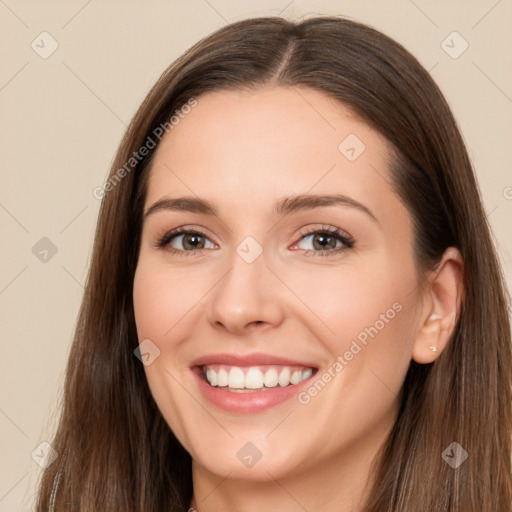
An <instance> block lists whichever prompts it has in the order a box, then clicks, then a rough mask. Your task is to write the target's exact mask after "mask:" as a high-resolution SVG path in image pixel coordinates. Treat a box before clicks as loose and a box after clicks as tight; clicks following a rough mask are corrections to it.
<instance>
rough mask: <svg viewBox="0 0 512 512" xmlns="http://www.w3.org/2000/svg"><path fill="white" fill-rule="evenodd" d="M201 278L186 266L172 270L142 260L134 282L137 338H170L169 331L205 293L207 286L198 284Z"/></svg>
mask: <svg viewBox="0 0 512 512" xmlns="http://www.w3.org/2000/svg"><path fill="white" fill-rule="evenodd" d="M202 282H203V281H202V280H200V279H199V280H198V279H195V278H194V277H192V276H190V274H189V273H188V272H187V271H186V270H178V271H176V270H174V271H171V270H170V269H166V268H165V267H163V266H162V265H161V264H160V265H158V264H156V263H155V264H152V263H151V261H147V262H145V261H142V262H141V263H140V264H139V266H138V267H137V270H136V272H135V278H134V284H133V304H134V311H135V322H136V326H137V332H138V335H139V340H141V339H144V338H151V337H154V338H155V339H157V340H163V339H164V338H165V339H171V338H172V336H171V337H169V334H170V331H171V330H173V329H174V328H175V326H176V325H177V324H178V323H179V322H181V319H182V318H184V317H185V316H186V315H187V314H188V313H189V312H191V311H192V310H193V309H194V307H195V306H197V305H198V304H199V302H200V300H201V298H202V297H203V296H204V294H205V293H206V291H207V290H206V289H202V287H201V286H200V285H201V283H202ZM205 286H206V285H205Z"/></svg>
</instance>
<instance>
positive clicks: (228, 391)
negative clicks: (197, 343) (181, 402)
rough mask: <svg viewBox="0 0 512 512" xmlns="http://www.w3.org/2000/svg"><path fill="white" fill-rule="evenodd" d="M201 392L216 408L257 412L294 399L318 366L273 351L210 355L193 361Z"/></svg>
mask: <svg viewBox="0 0 512 512" xmlns="http://www.w3.org/2000/svg"><path fill="white" fill-rule="evenodd" d="M190 369H191V371H192V376H193V377H194V378H195V382H196V384H197V387H198V390H199V392H200V393H201V394H202V396H203V397H204V399H205V400H206V402H209V403H210V404H211V405H213V406H214V407H215V408H218V409H222V410H224V411H226V412H229V413H232V414H243V415H245V414H255V413H261V412H263V411H266V410H269V409H272V408H274V407H275V406H277V405H279V404H283V407H285V403H286V402H288V403H289V401H291V400H292V399H293V398H294V397H295V396H297V394H298V393H300V391H301V390H303V389H304V388H305V387H306V386H308V384H309V383H310V382H311V378H312V377H313V376H314V375H315V373H317V371H318V366H317V365H313V364H311V363H310V362H308V361H307V360H302V361H301V360H292V359H289V358H287V357H278V356H274V355H270V354H261V353H252V354H243V355H242V354H228V353H224V354H219V353H218V354H209V355H203V356H201V357H199V358H198V359H195V360H194V361H192V362H191V364H190Z"/></svg>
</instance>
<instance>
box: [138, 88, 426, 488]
mask: <svg viewBox="0 0 512 512" xmlns="http://www.w3.org/2000/svg"><path fill="white" fill-rule="evenodd" d="M197 101H198V103H197V106H196V107H195V108H193V109H191V111H190V112H189V113H188V114H187V115H186V116H184V117H183V118H182V119H181V120H180V123H179V124H177V125H176V126H174V128H173V129H172V130H171V131H169V132H168V133H167V134H166V135H165V137H164V138H163V139H162V142H161V143H160V145H159V147H158V148H157V152H156V154H155V159H154V161H153V165H152V168H151V171H150V175H149V182H148V190H147V197H146V203H145V214H146V215H145V219H144V224H143V231H142V241H141V248H140V255H139V261H138V266H137V270H136V275H135V281H134V292H133V299H134V307H135V318H136V324H137V332H138V337H139V342H141V343H144V344H145V345H143V348H144V347H145V348H146V349H147V352H148V353H149V355H148V356H147V362H146V364H145V366H144V369H145V372H146V376H147V379H148V383H149V386H150V389H151V392H152V394H153V397H154V399H155V401H156V403H157V405H158V407H159V409H160V411H161V412H162V414H163V416H164V418H165V420H166V421H167V423H168V424H169V426H170V428H171V429H172V430H173V432H174V433H175V435H176V436H177V438H178V439H179V440H180V442H181V443H182V444H183V445H184V447H185V448H186V449H187V451H188V452H189V453H190V454H191V456H192V458H193V461H194V465H195V467H196V468H200V469H201V470H203V471H205V472H209V473H211V474H216V475H222V476H225V475H227V474H228V473H230V474H231V476H232V477H236V478H241V479H250V480H268V479H269V478H270V477H269V475H272V477H274V478H284V477H286V476H290V475H293V474H298V473H301V472H311V471H315V470H316V471H320V468H322V469H321V470H322V471H324V470H327V468H329V467H338V468H339V467H340V461H345V462H346V461H349V460H350V461H353V462H354V463H355V464H357V461H361V463H362V461H368V460H369V459H370V458H371V457H372V455H373V454H374V453H375V450H376V449H377V447H378V446H379V445H380V443H382V441H383V440H384V438H385V437H386V435H387V434H388V433H389V430H390V429H391V427H392V424H393V422H394V419H395V415H396V412H397V405H398V402H397V400H398V397H397V394H398V391H399V389H400V387H401V385H402V382H403V379H404V377H405V374H406V371H407V368H408V365H409V362H410V360H411V350H412V345H413V341H414V335H415V332H416V330H417V324H418V310H419V302H420V298H419V296H418V295H417V293H416V292H415V289H416V286H417V283H418V276H417V272H416V268H415V265H414V260H413V249H412V246H413V234H412V221H411V217H410V214H409V213H408V211H407V210H406V208H405V206H404V205H403V204H402V203H401V201H400V199H399V198H398V196H397V195H396V193H395V192H394V191H393V190H392V188H391V185H390V176H389V152H388V147H387V144H386V141H385V140H384V139H383V138H382V137H381V136H380V135H379V134H378V133H377V132H375V131H373V130H372V129H371V128H370V127H369V126H367V125H366V124H364V123H362V122H361V121H359V120H357V119H356V118H355V117H354V116H352V115H351V113H350V111H349V110H348V109H347V108H345V107H344V106H343V105H342V104H340V103H338V102H336V101H334V100H332V99H330V98H328V97H327V96H325V95H323V94H322V93H320V92H316V91H312V90H308V89H300V88H290V89H288V88H274V89H264V90H261V91H258V92H254V91H253V92H233V91H221V92H214V93H208V94H205V95H203V96H200V97H199V98H197ZM180 198H186V199H183V200H180ZM142 351H143V352H144V350H142Z"/></svg>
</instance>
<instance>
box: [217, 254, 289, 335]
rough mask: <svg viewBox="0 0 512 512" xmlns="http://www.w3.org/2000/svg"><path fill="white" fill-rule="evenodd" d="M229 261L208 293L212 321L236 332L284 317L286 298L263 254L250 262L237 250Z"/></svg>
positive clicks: (248, 329)
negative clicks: (227, 269)
mask: <svg viewBox="0 0 512 512" xmlns="http://www.w3.org/2000/svg"><path fill="white" fill-rule="evenodd" d="M230 262H231V263H232V266H231V268H230V269H229V271H227V272H226V273H225V274H224V276H223V277H222V278H221V279H220V281H219V282H218V283H217V284H216V285H215V286H214V288H213V289H212V291H211V293H210V294H209V304H208V309H207V316H208V321H209V323H210V324H211V325H212V326H213V327H214V328H215V329H221V330H224V331H226V332H229V333H231V334H234V335H243V334H247V333H249V332H250V331H252V330H253V329H254V328H256V327H258V326H259V327H258V328H259V329H265V328H268V327H270V326H273V327H276V326H278V325H279V324H280V323H281V322H282V321H283V318H284V308H285V304H284V301H285V298H284V297H283V296H282V295H281V293H280V292H282V290H281V289H282V284H280V281H279V279H277V278H276V276H275V275H274V273H273V272H272V271H271V270H269V268H268V267H267V264H266V260H265V258H264V255H263V254H262V255H260V256H259V257H258V258H257V259H256V260H255V261H253V262H252V263H248V262H246V261H245V260H244V259H243V258H241V257H240V256H239V255H238V254H236V253H235V254H234V257H233V258H232V260H231V261H230Z"/></svg>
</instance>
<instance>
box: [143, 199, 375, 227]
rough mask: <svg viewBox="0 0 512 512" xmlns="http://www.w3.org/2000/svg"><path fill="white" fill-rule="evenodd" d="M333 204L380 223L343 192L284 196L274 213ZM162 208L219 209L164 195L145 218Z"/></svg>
mask: <svg viewBox="0 0 512 512" xmlns="http://www.w3.org/2000/svg"><path fill="white" fill-rule="evenodd" d="M333 205H342V206H350V207H352V208H357V209H358V210H360V211H362V212H364V213H366V214H367V215H368V216H369V217H371V219H373V220H374V221H375V222H377V223H378V220H377V218H376V217H375V215H374V214H373V213H372V211H371V210H370V209H369V208H368V207H366V206H365V205H363V204H361V203H360V202H358V201H356V200H355V199H352V198H351V197H348V196H345V195H343V194H329V195H319V194H313V195H311V194H309V195H306V194H301V195H296V196H290V197H283V198H281V199H279V200H278V201H277V202H276V203H275V205H274V209H273V213H274V214H275V215H279V216H285V215H289V214H290V213H293V212H297V211H302V210H308V209H313V208H318V207H321V206H333ZM161 210H171V211H186V212H191V213H202V214H205V215H212V216H216V217H217V216H218V211H217V209H216V208H215V207H214V206H213V205H212V204H211V203H209V202H208V201H206V200H204V199H198V198H196V197H178V198H168V197H164V198H162V199H159V200H158V201H156V202H155V203H154V204H152V205H151V206H150V207H149V208H148V209H147V210H146V212H145V213H144V219H146V218H147V217H149V216H150V215H152V214H153V213H155V212H157V211H161Z"/></svg>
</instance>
